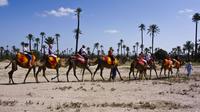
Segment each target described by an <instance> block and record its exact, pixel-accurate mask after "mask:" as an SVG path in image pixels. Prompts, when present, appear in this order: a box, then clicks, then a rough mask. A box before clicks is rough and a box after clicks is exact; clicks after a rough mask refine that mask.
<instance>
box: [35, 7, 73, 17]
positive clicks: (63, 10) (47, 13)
mask: <svg viewBox="0 0 200 112" xmlns="http://www.w3.org/2000/svg"><path fill="white" fill-rule="evenodd" d="M74 12H75V9H71V8H64V7H60V8H58V9H56V10H50V11H44V13H42V14H39V15H41V16H43V17H46V16H56V17H62V16H68V15H70V14H73V13H74Z"/></svg>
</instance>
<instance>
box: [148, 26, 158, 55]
mask: <svg viewBox="0 0 200 112" xmlns="http://www.w3.org/2000/svg"><path fill="white" fill-rule="evenodd" d="M147 30H148V32H147V33H148V34H150V36H151V38H152V46H151V47H152V51H151V53H152V54H153V50H154V36H155V34H156V33H159V32H160V29H159V28H158V26H157V25H156V24H152V25H150V26H149V28H148V29H147Z"/></svg>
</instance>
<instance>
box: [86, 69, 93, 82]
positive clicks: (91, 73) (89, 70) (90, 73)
mask: <svg viewBox="0 0 200 112" xmlns="http://www.w3.org/2000/svg"><path fill="white" fill-rule="evenodd" d="M86 69H87V70H88V71H89V72H90V74H91V81H93V79H92V71H91V70H90V69H89V67H86Z"/></svg>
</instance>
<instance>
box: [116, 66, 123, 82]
mask: <svg viewBox="0 0 200 112" xmlns="http://www.w3.org/2000/svg"><path fill="white" fill-rule="evenodd" d="M116 70H117V73H118V74H119V77H120V79H121V80H123V78H122V77H121V74H120V72H119V69H118V68H117V67H116Z"/></svg>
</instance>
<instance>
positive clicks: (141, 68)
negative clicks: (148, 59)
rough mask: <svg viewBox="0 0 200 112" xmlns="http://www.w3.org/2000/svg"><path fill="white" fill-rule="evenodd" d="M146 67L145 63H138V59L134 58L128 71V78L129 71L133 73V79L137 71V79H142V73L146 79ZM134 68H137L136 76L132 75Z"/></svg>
mask: <svg viewBox="0 0 200 112" xmlns="http://www.w3.org/2000/svg"><path fill="white" fill-rule="evenodd" d="M147 68H148V67H147V65H146V64H141V63H138V60H134V61H133V62H132V63H131V67H130V72H129V80H130V77H131V73H133V77H134V79H136V78H137V74H138V72H139V79H142V78H143V75H144V77H145V79H147V72H146V71H147ZM135 69H136V70H137V72H136V76H135V75H134V71H135Z"/></svg>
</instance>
